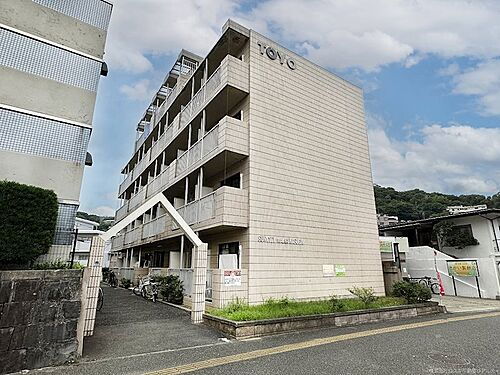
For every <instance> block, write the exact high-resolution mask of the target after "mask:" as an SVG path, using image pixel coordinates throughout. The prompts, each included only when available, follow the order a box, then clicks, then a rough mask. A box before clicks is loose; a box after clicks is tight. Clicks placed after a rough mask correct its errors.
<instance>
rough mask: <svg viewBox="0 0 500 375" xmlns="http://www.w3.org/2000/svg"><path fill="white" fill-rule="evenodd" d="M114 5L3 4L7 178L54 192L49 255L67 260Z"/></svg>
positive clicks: (2, 166) (43, 0)
mask: <svg viewBox="0 0 500 375" xmlns="http://www.w3.org/2000/svg"><path fill="white" fill-rule="evenodd" d="M111 10H112V5H111V3H109V2H107V1H105V0H85V1H74V0H68V1H62V0H2V1H0V180H10V181H15V182H19V183H22V184H28V185H33V186H37V187H41V188H44V189H49V190H53V191H54V192H55V193H56V195H57V199H58V203H59V210H58V217H57V224H56V234H55V236H54V243H53V246H52V247H51V248H50V250H49V253H48V254H45V255H43V256H42V257H40V259H39V260H40V261H52V260H55V259H64V260H66V259H67V258H68V257H69V254H70V251H71V248H72V243H73V227H74V224H75V216H76V212H77V210H78V206H79V204H80V190H81V184H82V178H83V172H84V169H85V166H86V165H91V164H92V157H91V155H90V154H89V153H87V146H88V143H89V139H90V134H91V132H92V118H93V114H94V105H95V101H96V95H97V87H98V84H99V79H100V76H101V75H106V74H107V67H106V64H105V63H104V61H103V56H104V46H105V42H106V34H107V29H108V23H109V20H110V17H111Z"/></svg>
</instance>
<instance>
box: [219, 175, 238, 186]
mask: <svg viewBox="0 0 500 375" xmlns="http://www.w3.org/2000/svg"><path fill="white" fill-rule="evenodd" d="M220 186H230V187H234V188H238V189H240V188H241V174H240V173H236V174H235V175H233V176H231V177H228V178H226V179H225V180H222V181H221V183H220Z"/></svg>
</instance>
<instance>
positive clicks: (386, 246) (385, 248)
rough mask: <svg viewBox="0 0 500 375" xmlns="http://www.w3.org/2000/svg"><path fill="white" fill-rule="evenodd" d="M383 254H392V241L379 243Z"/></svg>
mask: <svg viewBox="0 0 500 375" xmlns="http://www.w3.org/2000/svg"><path fill="white" fill-rule="evenodd" d="M379 242H380V252H381V253H392V241H379Z"/></svg>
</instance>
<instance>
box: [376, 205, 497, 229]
mask: <svg viewBox="0 0 500 375" xmlns="http://www.w3.org/2000/svg"><path fill="white" fill-rule="evenodd" d="M468 216H482V217H488V218H490V219H496V218H499V217H500V208H488V209H485V210H477V211H470V212H462V213H459V214H454V215H444V216H436V217H430V218H428V219H420V220H414V221H408V222H406V223H402V224H396V225H385V226H381V227H379V231H380V232H385V231H390V230H394V229H409V228H416V227H420V226H422V225H425V224H435V223H438V222H440V221H444V220H450V219H454V218H458V217H468Z"/></svg>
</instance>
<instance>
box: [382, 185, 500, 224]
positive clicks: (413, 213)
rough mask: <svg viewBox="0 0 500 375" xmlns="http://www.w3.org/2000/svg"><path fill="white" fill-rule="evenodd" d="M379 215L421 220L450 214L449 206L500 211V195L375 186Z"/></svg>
mask: <svg viewBox="0 0 500 375" xmlns="http://www.w3.org/2000/svg"><path fill="white" fill-rule="evenodd" d="M374 190H375V203H376V205H377V213H379V214H386V215H395V216H398V217H399V219H400V220H418V219H425V218H429V217H433V216H439V215H447V214H448V212H447V211H446V207H448V206H460V205H463V206H474V205H477V204H486V205H487V206H488V208H500V192H499V193H496V194H495V195H492V196H490V197H488V196H484V195H480V194H470V195H458V196H457V195H451V194H441V193H427V192H425V191H423V190H419V189H414V190H408V191H396V190H394V189H393V188H391V187H382V186H378V185H375V186H374Z"/></svg>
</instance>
